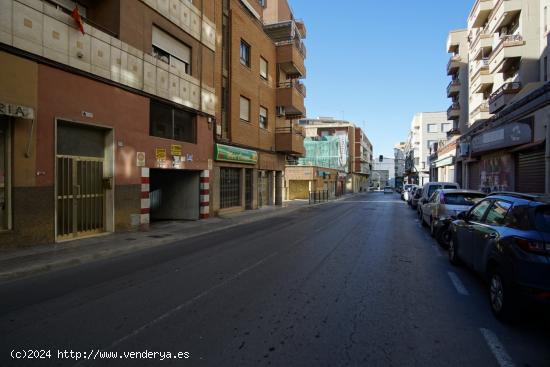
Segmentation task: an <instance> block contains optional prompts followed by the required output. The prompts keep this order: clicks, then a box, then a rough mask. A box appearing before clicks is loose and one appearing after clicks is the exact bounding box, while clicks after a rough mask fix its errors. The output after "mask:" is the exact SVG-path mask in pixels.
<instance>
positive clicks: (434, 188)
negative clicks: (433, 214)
mask: <svg viewBox="0 0 550 367" xmlns="http://www.w3.org/2000/svg"><path fill="white" fill-rule="evenodd" d="M440 188H441V186H440V185H431V186H428V197H431V196H432V194H433V193H434V192H435V190H439V189H440Z"/></svg>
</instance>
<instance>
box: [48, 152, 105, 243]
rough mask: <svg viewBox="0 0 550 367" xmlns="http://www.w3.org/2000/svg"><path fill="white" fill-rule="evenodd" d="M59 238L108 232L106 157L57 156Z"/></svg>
mask: <svg viewBox="0 0 550 367" xmlns="http://www.w3.org/2000/svg"><path fill="white" fill-rule="evenodd" d="M56 179H57V239H58V240H65V239H71V238H77V237H82V236H88V235H92V234H97V233H101V232H104V230H105V188H104V186H103V158H91V157H77V156H64V155H58V156H57V177H56Z"/></svg>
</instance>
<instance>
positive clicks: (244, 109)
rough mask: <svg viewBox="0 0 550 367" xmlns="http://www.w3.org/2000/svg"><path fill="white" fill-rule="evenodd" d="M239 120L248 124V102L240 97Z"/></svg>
mask: <svg viewBox="0 0 550 367" xmlns="http://www.w3.org/2000/svg"><path fill="white" fill-rule="evenodd" d="M240 117H241V120H243V121H246V122H250V100H249V99H248V98H246V97H243V96H241V113H240Z"/></svg>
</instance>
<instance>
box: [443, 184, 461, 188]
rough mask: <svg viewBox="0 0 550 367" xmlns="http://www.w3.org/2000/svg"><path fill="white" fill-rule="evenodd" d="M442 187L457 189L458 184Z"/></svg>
mask: <svg viewBox="0 0 550 367" xmlns="http://www.w3.org/2000/svg"><path fill="white" fill-rule="evenodd" d="M443 188H444V189H458V186H457V185H445V186H444V187H443Z"/></svg>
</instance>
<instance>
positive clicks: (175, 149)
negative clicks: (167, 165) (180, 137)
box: [170, 144, 181, 157]
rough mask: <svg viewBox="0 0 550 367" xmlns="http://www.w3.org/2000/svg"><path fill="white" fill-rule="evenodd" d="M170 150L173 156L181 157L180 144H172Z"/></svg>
mask: <svg viewBox="0 0 550 367" xmlns="http://www.w3.org/2000/svg"><path fill="white" fill-rule="evenodd" d="M170 150H171V153H172V155H173V156H175V157H181V145H176V144H172V148H171V149H170Z"/></svg>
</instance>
